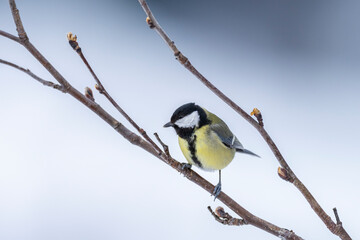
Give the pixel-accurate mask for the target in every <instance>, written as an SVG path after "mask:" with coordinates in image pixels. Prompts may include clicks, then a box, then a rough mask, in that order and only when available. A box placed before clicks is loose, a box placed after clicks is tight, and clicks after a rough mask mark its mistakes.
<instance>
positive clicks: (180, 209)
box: [0, 0, 360, 240]
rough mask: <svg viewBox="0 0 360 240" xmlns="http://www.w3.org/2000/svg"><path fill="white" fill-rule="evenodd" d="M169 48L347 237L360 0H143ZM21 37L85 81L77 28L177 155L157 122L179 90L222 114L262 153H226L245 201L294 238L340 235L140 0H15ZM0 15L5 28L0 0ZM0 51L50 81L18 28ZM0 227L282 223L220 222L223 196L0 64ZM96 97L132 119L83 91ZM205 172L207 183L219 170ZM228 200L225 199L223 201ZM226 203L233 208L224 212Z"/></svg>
mask: <svg viewBox="0 0 360 240" xmlns="http://www.w3.org/2000/svg"><path fill="white" fill-rule="evenodd" d="M148 4H149V5H150V7H151V9H152V11H153V13H154V15H155V16H156V17H157V20H158V21H159V22H160V24H161V26H162V27H163V28H164V30H165V31H166V32H167V33H168V34H169V36H170V37H171V38H172V40H174V41H175V43H176V44H177V46H178V48H179V49H180V50H181V51H182V52H183V53H184V54H185V56H187V57H188V58H189V59H190V61H191V62H192V63H193V65H194V66H195V67H196V68H197V69H198V70H199V71H200V72H201V73H203V74H204V75H205V76H206V77H207V78H208V79H209V80H210V81H212V82H213V83H214V84H215V85H216V86H217V87H218V88H219V89H220V90H222V91H223V92H224V93H225V94H227V95H228V96H229V97H230V98H231V99H233V100H234V101H235V102H236V103H238V104H239V105H240V106H241V107H242V108H243V109H244V110H246V111H247V112H249V113H250V112H251V111H252V109H253V108H254V107H257V108H259V109H260V110H261V111H262V114H263V117H264V122H265V128H266V129H267V131H268V132H269V134H270V135H271V137H272V138H273V140H274V141H275V143H276V144H277V145H278V147H279V148H280V150H281V152H282V154H283V155H284V157H285V158H286V160H287V162H288V164H289V165H290V166H291V167H292V169H293V170H294V171H295V173H296V174H297V176H298V177H299V178H300V179H301V180H302V181H303V183H304V184H305V185H306V186H307V187H308V189H309V190H310V191H311V192H312V194H313V195H314V196H315V198H316V199H317V200H318V201H319V203H320V204H321V206H322V207H323V208H324V210H325V211H326V212H327V213H328V214H329V215H330V216H331V217H332V218H333V219H334V216H333V212H332V208H333V207H337V209H338V211H339V215H340V218H341V220H342V221H343V225H344V227H345V229H346V230H347V231H348V233H349V234H350V235H351V236H352V237H353V238H354V239H358V238H360V233H359V232H358V231H357V230H356V229H357V227H356V226H358V221H357V220H356V219H357V216H359V215H360V208H359V205H358V203H359V202H360V190H359V187H358V186H357V184H358V183H359V181H360V176H359V172H358V171H359V168H360V161H359V157H358V151H357V150H356V149H358V148H359V134H360V127H359V124H358V122H359V121H360V97H359V90H360V83H359V76H360V68H359V64H360V57H359V54H360V47H359V42H360V15H359V11H360V2H359V1H341V2H339V1H334V0H328V1H315V2H314V1H298V2H294V1H284V0H279V1H265V0H261V1H252V0H246V1H235V0H226V1H204V0H201V1H200V0H199V1H175V0H158V1H155V0H152V1H151V0H149V1H148ZM17 6H18V8H19V10H20V14H21V16H22V20H23V24H24V27H25V30H26V31H27V33H28V35H29V38H30V40H31V42H32V43H33V44H34V45H35V46H36V47H37V48H38V50H39V51H40V52H41V53H43V54H44V56H45V57H46V58H47V59H48V60H49V61H50V62H51V63H52V64H53V65H54V66H55V67H56V68H57V69H58V70H59V71H60V72H61V74H62V75H63V76H64V77H65V78H66V79H67V80H68V81H69V82H70V83H71V84H72V85H73V86H74V87H76V88H77V89H78V90H80V91H83V89H84V88H85V87H86V86H89V87H91V88H93V86H94V81H93V79H92V77H91V75H90V73H89V72H88V71H87V69H86V67H85V66H84V65H83V63H82V62H81V60H80V58H79V57H78V56H77V54H76V53H75V52H74V51H73V50H72V49H71V47H70V46H69V45H68V42H67V39H66V34H67V33H68V32H70V31H71V32H73V33H75V34H77V35H78V41H79V43H80V46H81V48H82V49H83V52H84V54H85V56H86V57H87V59H88V61H89V62H90V64H91V65H92V67H93V68H94V70H95V72H96V73H97V75H98V76H99V78H100V79H101V80H102V81H103V83H104V85H105V87H106V88H107V89H108V91H109V92H110V94H111V95H112V96H113V97H114V98H115V99H116V100H117V102H118V103H119V104H120V105H121V106H122V107H123V108H124V110H125V111H127V113H128V114H129V115H130V116H131V117H132V118H133V119H134V120H135V121H136V122H137V123H138V124H139V125H140V126H142V127H143V128H144V129H145V130H146V131H147V132H148V133H149V134H150V135H152V133H154V132H157V133H158V134H159V135H160V136H161V138H162V140H163V141H165V142H166V143H167V144H168V145H169V147H170V151H171V154H172V156H173V157H175V158H176V159H178V160H179V161H181V162H184V161H185V158H184V157H183V155H182V154H181V152H180V149H179V146H178V144H177V136H176V134H175V132H174V131H173V130H172V129H164V128H163V127H162V126H163V125H164V124H165V123H166V122H168V121H169V119H170V116H171V114H172V113H173V111H174V110H175V109H176V108H177V107H178V106H180V105H182V104H184V103H188V102H196V103H197V104H199V105H201V106H203V107H205V108H207V109H208V110H209V111H211V112H214V113H216V114H217V115H218V116H219V117H221V118H222V119H223V120H224V121H225V122H226V123H227V124H228V125H229V127H230V128H231V129H232V131H233V132H234V133H235V134H236V135H237V137H238V138H239V140H240V141H241V142H242V144H243V145H244V146H245V147H246V148H247V149H250V150H251V151H253V152H255V153H257V154H258V155H260V156H261V157H262V158H261V159H257V158H253V157H251V156H245V155H240V154H238V155H236V157H235V159H234V160H233V162H232V163H231V164H230V165H229V167H227V168H226V169H224V171H223V174H222V175H223V176H222V177H223V178H222V180H223V191H224V192H226V193H227V194H228V195H230V196H232V197H233V198H234V199H235V200H236V201H237V202H238V203H239V204H240V205H242V206H243V207H245V208H246V209H247V210H249V211H250V212H252V213H253V214H255V215H257V216H259V217H261V218H264V219H265V220H267V221H270V222H272V223H274V224H276V225H278V226H280V227H284V228H287V229H292V230H294V231H295V232H296V233H297V234H299V235H300V236H301V237H303V238H305V239H338V238H337V237H335V236H334V235H332V234H331V233H330V232H329V231H328V230H327V228H326V227H325V225H324V224H323V223H322V221H321V220H320V219H319V218H318V217H317V216H316V214H315V213H314V212H313V211H312V209H311V208H310V206H309V205H308V203H307V201H306V200H305V199H304V198H303V196H302V195H301V193H300V192H299V191H298V190H297V189H296V188H295V187H294V186H292V185H291V184H289V183H287V182H285V181H283V180H281V179H280V178H279V177H278V175H277V168H278V166H279V164H278V162H277V160H276V159H275V157H274V156H273V154H272V152H271V151H270V149H269V148H268V146H267V144H266V143H265V142H264V141H263V139H262V138H261V136H260V135H259V134H258V133H257V131H256V130H255V129H254V128H253V127H252V126H250V125H249V124H248V123H247V122H246V121H245V120H244V119H243V118H242V117H240V116H239V115H238V114H236V113H235V112H234V111H233V110H232V109H231V108H229V107H228V106H227V105H226V104H225V103H223V102H222V101H221V100H220V99H219V98H217V97H216V96H215V95H214V94H213V93H212V92H211V91H210V90H208V89H207V88H205V87H204V86H203V85H202V84H201V83H200V82H199V81H198V80H197V79H196V78H195V77H194V76H193V75H191V74H190V73H189V72H188V71H187V70H186V69H185V68H183V67H182V66H181V65H180V64H179V63H178V62H177V61H175V60H174V56H173V53H172V52H171V51H170V50H169V48H168V47H167V45H165V44H164V42H163V40H162V39H161V38H160V37H159V36H158V35H157V34H156V32H155V31H153V30H150V29H149V27H148V26H147V24H146V23H145V17H146V16H145V14H144V12H143V10H142V8H141V7H140V5H139V3H138V2H137V1H126V0H122V1H114V0H112V1H110V0H106V1H70V0H64V1H53V0H50V1H45V0H35V1H17ZM0 29H1V30H4V31H7V32H9V33H12V34H14V35H16V30H15V25H14V23H13V20H12V15H11V12H10V9H9V6H8V2H7V1H1V2H0ZM0 58H1V59H4V60H7V61H11V62H13V63H16V64H18V65H20V66H23V67H24V68H29V69H31V71H32V72H34V73H35V74H37V75H38V76H40V77H42V78H44V79H46V80H51V81H55V80H54V79H53V78H52V77H51V76H50V74H49V73H47V72H46V70H45V69H44V68H43V67H42V66H41V65H40V64H39V63H38V62H37V61H36V60H35V59H34V58H33V57H32V56H31V55H30V54H29V53H28V52H27V51H26V50H25V49H24V48H23V47H22V46H20V45H19V44H17V43H15V42H13V41H10V40H9V39H6V38H4V37H0ZM0 80H1V93H0V107H1V109H2V111H1V112H2V113H1V117H0V239H4V240H10V239H11V240H20V239H21V240H23V239H34V240H35V239H36V240H42V239H68V240H72V239H89V240H90V239H111V240H112V239H114V240H115V239H145V238H156V239H174V240H177V239H200V238H201V239H219V238H224V239H225V238H239V239H249V240H250V239H278V238H277V237H275V236H272V235H269V234H268V233H266V232H264V231H261V230H259V229H257V228H255V227H253V226H242V227H229V226H223V225H221V224H219V223H218V222H216V221H215V220H214V219H213V217H212V216H211V215H210V214H209V212H208V210H207V209H206V207H207V206H208V205H210V206H212V207H213V208H216V207H217V206H219V205H220V206H224V205H223V204H221V202H219V201H216V202H214V201H213V198H212V197H210V196H209V194H208V193H207V192H205V191H203V190H202V189H200V188H199V187H198V186H196V185H195V184H193V183H191V182H189V181H187V180H186V179H185V178H184V177H183V176H181V175H179V174H178V173H177V172H175V171H173V170H172V169H171V168H169V167H168V166H166V165H165V164H164V163H162V162H161V161H159V160H158V159H156V158H154V157H152V156H151V155H150V154H148V153H146V152H145V151H143V150H141V149H139V148H137V147H136V146H133V145H131V144H130V143H129V142H127V141H126V140H125V139H124V138H122V137H121V136H120V135H119V134H117V133H116V132H115V131H114V130H113V129H112V128H111V127H109V126H108V125H107V124H106V123H105V122H104V121H102V120H101V119H100V118H99V117H98V116H97V115H95V114H94V113H93V112H91V111H89V110H88V109H87V108H86V107H84V106H83V105H81V104H79V103H78V102H77V101H76V100H74V99H73V98H71V97H70V96H69V95H66V94H63V93H61V92H58V91H54V90H53V89H51V88H48V87H44V86H42V85H41V84H39V83H37V82H36V81H35V80H34V79H32V78H30V77H29V76H27V75H26V74H24V73H22V72H19V71H18V70H15V69H13V68H10V67H8V66H5V65H0ZM94 94H95V99H96V102H97V103H99V104H100V105H101V106H103V107H104V108H105V109H106V110H107V111H109V112H110V113H111V114H112V115H113V116H114V117H116V118H117V119H119V121H121V122H122V123H124V124H125V125H126V126H128V127H129V128H130V129H132V128H131V126H130V125H129V124H128V123H127V122H126V121H125V120H124V119H123V118H122V117H121V116H120V115H119V114H118V113H117V112H116V111H115V110H114V109H113V108H112V106H110V104H109V103H108V102H107V101H106V100H105V99H104V98H103V96H101V95H99V94H98V93H97V92H95V91H94ZM194 170H195V171H197V172H198V173H199V174H200V175H202V176H204V177H205V178H206V179H208V180H209V181H210V182H212V183H214V184H216V183H217V178H218V174H217V173H216V172H204V171H201V170H199V169H196V168H194ZM225 210H227V211H229V213H231V214H233V213H232V212H231V211H230V210H229V209H227V208H225ZM233 216H235V214H233Z"/></svg>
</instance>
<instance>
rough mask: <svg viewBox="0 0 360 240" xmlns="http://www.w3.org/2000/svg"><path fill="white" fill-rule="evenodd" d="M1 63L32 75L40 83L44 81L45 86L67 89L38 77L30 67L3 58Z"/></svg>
mask: <svg viewBox="0 0 360 240" xmlns="http://www.w3.org/2000/svg"><path fill="white" fill-rule="evenodd" d="M0 63H2V64H5V65H8V66H10V67H13V68H16V69H18V70H20V71H22V72H24V73H26V74H28V75H29V76H30V77H32V78H34V79H35V80H36V81H38V82H39V83H42V84H43V85H44V86H48V87H52V88H54V89H56V90H59V91H61V92H63V93H66V90H65V88H64V87H63V86H61V85H59V84H55V83H53V82H50V81H46V80H44V79H42V78H40V77H38V76H37V75H35V74H34V73H32V72H31V71H30V70H29V69H25V68H22V67H20V66H18V65H16V64H14V63H11V62H8V61H5V60H2V59H0Z"/></svg>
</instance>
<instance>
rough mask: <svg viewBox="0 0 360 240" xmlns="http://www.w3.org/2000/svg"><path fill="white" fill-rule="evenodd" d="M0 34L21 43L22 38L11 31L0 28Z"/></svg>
mask: <svg viewBox="0 0 360 240" xmlns="http://www.w3.org/2000/svg"><path fill="white" fill-rule="evenodd" d="M0 35H1V36H4V37H7V38H9V39H11V40H13V41H15V42H17V43H20V38H18V37H17V36H14V35H12V34H10V33H7V32H5V31H2V30H0Z"/></svg>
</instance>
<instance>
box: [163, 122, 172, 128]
mask: <svg viewBox="0 0 360 240" xmlns="http://www.w3.org/2000/svg"><path fill="white" fill-rule="evenodd" d="M173 126H174V124H173V123H172V122H168V123H167V124H165V125H164V127H173Z"/></svg>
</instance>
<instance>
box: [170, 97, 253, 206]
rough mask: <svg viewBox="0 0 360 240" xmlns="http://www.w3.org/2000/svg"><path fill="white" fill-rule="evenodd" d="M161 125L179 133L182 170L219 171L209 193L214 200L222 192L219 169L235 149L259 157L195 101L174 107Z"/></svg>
mask: <svg viewBox="0 0 360 240" xmlns="http://www.w3.org/2000/svg"><path fill="white" fill-rule="evenodd" d="M164 127H172V128H174V129H175V132H176V134H177V135H178V141H179V145H180V149H181V151H182V153H183V155H184V156H185V158H186V160H187V162H188V163H183V169H184V168H191V166H192V165H195V166H197V167H199V168H200V169H203V170H205V171H216V170H218V171H219V182H218V184H217V185H216V186H215V188H214V190H213V192H212V195H213V196H214V197H215V198H214V201H215V200H216V198H217V197H218V195H219V194H220V192H221V170H222V169H224V168H225V167H226V166H228V165H229V164H230V162H231V161H232V160H233V158H234V156H235V153H236V152H239V153H245V154H249V155H253V156H256V157H259V156H258V155H257V154H255V153H253V152H251V151H249V150H247V149H245V148H244V147H243V145H242V144H241V143H240V141H239V140H238V139H237V137H236V136H235V135H234V134H233V133H232V132H231V130H230V129H229V127H228V126H227V125H226V123H225V122H224V121H223V120H221V119H220V118H219V117H218V116H216V115H215V114H213V113H211V112H209V111H207V110H206V109H205V108H203V107H200V106H199V105H196V104H195V103H187V104H184V105H182V106H180V107H179V108H177V109H176V110H175V112H174V113H173V114H172V116H171V119H170V122H168V123H166V124H165V125H164Z"/></svg>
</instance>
